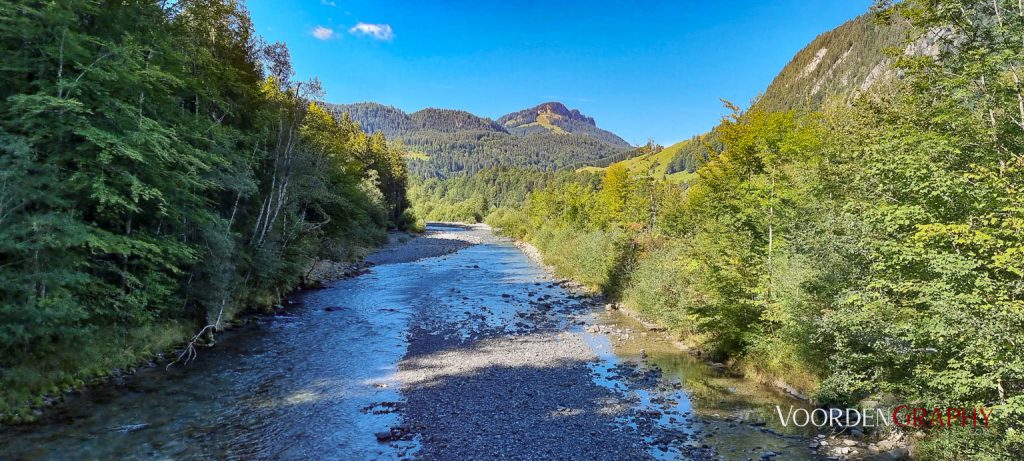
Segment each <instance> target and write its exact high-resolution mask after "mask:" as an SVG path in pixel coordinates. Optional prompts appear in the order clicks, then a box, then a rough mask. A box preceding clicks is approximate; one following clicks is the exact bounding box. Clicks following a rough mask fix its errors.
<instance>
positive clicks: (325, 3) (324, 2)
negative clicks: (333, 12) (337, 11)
mask: <svg viewBox="0 0 1024 461" xmlns="http://www.w3.org/2000/svg"><path fill="white" fill-rule="evenodd" d="M320 4H321V5H323V6H338V4H337V3H334V2H332V1H329V0H320Z"/></svg>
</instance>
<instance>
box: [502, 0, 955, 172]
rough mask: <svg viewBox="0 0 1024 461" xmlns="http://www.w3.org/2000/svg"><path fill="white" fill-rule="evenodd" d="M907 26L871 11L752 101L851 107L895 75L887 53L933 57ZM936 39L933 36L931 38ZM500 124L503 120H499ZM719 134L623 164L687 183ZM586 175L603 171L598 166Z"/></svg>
mask: <svg viewBox="0 0 1024 461" xmlns="http://www.w3.org/2000/svg"><path fill="white" fill-rule="evenodd" d="M907 32H908V29H907V26H906V25H905V23H904V22H903V21H901V20H899V19H894V20H893V21H891V22H886V23H883V22H880V21H878V20H877V15H875V14H873V13H868V14H865V15H862V16H859V17H857V18H855V19H852V20H850V21H848V22H846V23H844V24H842V25H840V26H839V27H837V28H835V29H833V30H830V31H828V32H825V33H823V34H821V35H819V36H818V37H817V38H815V39H814V40H813V41H811V43H810V44H808V45H807V46H806V47H804V48H803V49H802V50H800V51H799V52H797V53H796V55H795V56H794V57H793V59H792V60H790V62H789V63H788V64H786V66H785V67H783V69H782V71H781V72H779V74H778V75H777V76H776V77H775V79H773V80H772V82H771V84H770V85H769V86H768V88H767V89H766V90H765V92H764V93H763V94H762V95H761V97H760V98H758V99H757V100H756V101H755V102H754V103H753V108H756V109H761V110H767V111H780V110H798V111H816V110H819V109H821V108H822V106H823V105H824V104H825V102H826V101H839V102H843V103H849V102H851V101H853V99H854V98H856V97H857V95H859V94H861V93H862V92H864V91H865V90H867V89H868V88H870V87H871V86H872V85H875V84H877V83H878V82H880V81H883V80H885V79H887V78H892V77H893V76H894V75H895V72H893V70H892V68H891V66H892V63H893V58H892V57H891V53H890V52H889V50H893V49H896V50H900V49H901V48H902V50H901V51H902V52H904V53H908V54H921V53H934V52H935V50H934V49H933V48H934V46H935V40H934V37H930V36H927V37H925V38H924V39H922V40H919V41H917V42H915V43H914V44H912V45H910V46H906V47H904V45H905V43H906V41H905V40H906V36H907ZM932 35H934V34H932ZM499 123H501V119H499ZM720 149H721V143H720V142H719V140H718V134H717V132H716V131H715V130H714V129H712V130H711V131H710V132H708V133H705V134H703V135H700V136H695V137H693V138H692V139H688V140H685V141H682V142H679V143H676V144H673V145H671V146H668V147H666V148H665V149H664V150H662V151H660V152H647V153H642V154H641V155H637V156H632V157H630V158H627V159H625V160H622V164H623V165H624V166H626V167H627V168H628V169H629V171H630V172H632V173H634V174H641V175H651V176H654V177H658V178H666V179H668V180H670V181H674V182H685V181H686V180H688V179H689V178H691V177H692V176H693V175H692V173H693V172H694V171H695V170H696V169H697V167H698V166H700V164H701V163H702V162H703V161H705V160H706V159H707V158H708V157H709V156H711V155H714V153H715V152H719V151H720ZM591 165H592V166H590V167H585V168H582V169H583V170H586V171H601V170H603V168H604V167H606V166H607V165H608V164H607V163H602V162H595V163H593V164H591Z"/></svg>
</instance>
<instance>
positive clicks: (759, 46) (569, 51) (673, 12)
mask: <svg viewBox="0 0 1024 461" xmlns="http://www.w3.org/2000/svg"><path fill="white" fill-rule="evenodd" d="M871 3H872V1H871V0H768V1H764V0H762V1H747V0H734V1H728V2H726V1H719V0H701V1H690V0H677V1H665V2H612V1H605V0H594V1H531V0H520V1H516V0H502V1H489V0H476V1H472V0H448V1H432V0H419V1H386V0H248V1H247V5H248V7H249V9H250V11H251V13H252V18H253V22H254V23H255V25H256V29H257V30H258V31H259V33H260V34H261V35H263V36H264V38H265V39H266V40H268V41H284V42H286V43H287V44H288V47H289V49H290V50H291V54H292V61H293V64H294V66H295V69H296V73H297V74H298V75H297V76H298V77H299V78H308V77H312V76H317V77H319V78H320V79H321V81H322V82H323V83H324V87H325V89H326V90H327V100H328V101H330V102H337V103H348V102H360V101H374V102H380V103H383V104H389V105H393V106H396V107H399V108H401V109H403V110H405V111H408V112H413V111H416V110H419V109H422V108H425V107H442V108H451V109H463V110H468V111H470V112H473V113H475V114H477V115H481V116H485V117H491V118H498V117H500V116H501V115H504V114H506V113H508V112H512V111H516V110H520V109H524V108H527V107H531V106H534V105H536V104H539V103H541V102H545V101H550V100H557V101H561V102H563V103H565V104H566V105H567V106H569V107H570V108H578V109H580V111H581V112H583V113H585V114H587V115H590V116H592V117H594V118H595V119H596V120H597V124H598V126H599V127H601V128H604V129H607V130H610V131H612V132H615V133H617V134H619V135H620V136H622V137H623V138H625V139H626V140H627V141H629V142H631V143H634V144H639V143H643V142H645V141H646V140H647V139H648V138H653V139H654V140H655V141H657V142H659V143H661V144H664V145H668V144H671V143H673V142H676V141H679V140H682V139H686V138H689V137H690V136H692V135H695V134H700V133H703V132H705V131H707V130H708V129H710V128H711V127H712V126H714V125H715V124H717V123H718V121H719V119H720V118H721V116H722V115H723V114H725V110H724V109H722V104H721V102H720V101H719V98H725V99H728V100H731V101H733V102H736V103H738V104H741V105H743V106H746V105H748V103H749V102H750V100H751V99H752V98H754V97H755V96H756V95H757V94H758V93H759V92H761V91H763V90H764V89H765V87H767V86H768V84H769V83H770V82H771V79H772V78H773V77H774V76H775V74H777V73H778V72H779V70H781V69H782V67H783V66H784V65H785V64H786V63H787V62H789V59H790V58H791V57H792V56H793V55H794V54H795V53H796V52H797V51H799V50H800V49H801V48H803V47H804V46H805V45H806V44H807V43H809V42H810V41H811V40H813V39H814V37H815V36H817V35H818V34H820V33H822V32H825V31H827V30H829V29H832V28H833V27H835V26H838V25H839V24H842V23H843V22H845V21H846V20H848V19H851V18H853V17H855V16H857V15H859V14H862V13H864V12H865V11H867V9H868V7H869V6H870V5H871Z"/></svg>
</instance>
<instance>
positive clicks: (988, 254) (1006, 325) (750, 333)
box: [416, 0, 1024, 460]
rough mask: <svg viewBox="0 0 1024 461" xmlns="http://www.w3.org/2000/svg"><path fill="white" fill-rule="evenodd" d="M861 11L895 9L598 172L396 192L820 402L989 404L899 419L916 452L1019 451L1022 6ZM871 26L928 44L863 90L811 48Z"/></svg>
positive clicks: (934, 0)
mask: <svg viewBox="0 0 1024 461" xmlns="http://www.w3.org/2000/svg"><path fill="white" fill-rule="evenodd" d="M883 6H885V8H884V9H883V10H882V11H881V13H880V18H879V19H882V20H888V21H896V23H890V24H892V25H880V26H874V25H870V26H869V25H867V24H865V23H864V22H863V21H864V18H861V19H858V20H856V21H855V23H854V24H852V25H847V26H844V28H841V29H840V31H839V32H836V33H834V34H826V35H825V36H823V37H824V38H819V40H818V41H816V44H815V45H812V46H811V47H809V53H810V54H806V53H804V52H802V54H801V56H798V58H797V59H795V60H794V63H795V64H793V65H792V66H795V68H800V69H810V70H809V71H808V73H807V74H806V81H804V80H801V78H800V77H799V73H797V74H796V76H795V77H794V76H793V75H792V74H791V73H787V75H788V76H787V77H783V76H780V78H779V79H777V80H776V84H775V85H774V86H775V88H776V90H777V91H778V92H779V93H773V94H772V95H771V97H770V98H769V99H767V101H773V102H772V103H771V104H769V103H767V102H766V103H764V104H760V103H758V104H755V105H754V107H752V108H750V109H748V110H740V109H739V108H734V113H733V115H732V116H730V117H729V118H728V119H727V120H725V121H724V122H723V123H722V124H721V125H720V126H719V127H718V128H716V130H715V131H714V132H713V133H712V134H709V135H706V136H704V137H701V138H699V139H695V140H689V141H686V142H684V143H683V144H681V145H677V146H670V147H669V148H666V149H665V150H661V151H658V150H657V149H653V150H651V151H650V152H647V153H645V154H644V155H641V156H639V157H637V158H636V159H635V160H636V161H633V162H630V161H627V162H620V163H614V164H612V165H610V166H608V167H607V168H604V169H602V170H599V171H598V173H599V174H600V175H601V181H600V183H596V182H595V181H594V179H593V178H595V175H594V173H593V172H583V173H579V174H576V175H568V174H567V175H565V176H560V177H557V178H545V181H548V182H547V183H543V184H530V185H529V186H528V187H527V189H530V190H532V192H530V193H528V195H527V198H526V200H525V203H522V204H518V203H517V202H515V201H509V200H502V201H501V204H500V205H499V204H498V203H497V201H498V198H499V197H501V194H495V193H494V192H493V191H496V190H509V189H514V190H519V189H522V188H523V186H522V185H523V184H526V183H525V182H524V181H523V180H522V179H520V177H519V176H518V175H516V174H507V175H506V176H507V177H508V180H511V181H514V184H516V185H515V186H514V187H511V186H510V187H505V188H502V187H499V186H498V185H496V184H495V183H494V175H493V174H491V173H489V174H491V177H490V179H488V180H475V179H470V178H460V179H459V180H458V181H451V180H449V181H445V182H442V183H426V184H425V185H418V186H417V189H416V190H417V192H416V197H417V200H427V201H428V203H417V204H416V207H417V208H418V209H422V210H425V211H430V212H432V210H438V209H442V210H443V209H446V208H445V207H448V208H449V209H453V210H454V211H453V214H458V213H459V212H461V211H464V210H462V209H459V208H457V207H453V206H452V204H453V203H454V204H467V206H466V209H468V210H470V211H472V212H473V213H475V214H476V215H482V216H484V218H485V220H486V221H487V222H489V223H491V224H493V225H494V226H496V227H498V228H500V229H501V230H502V232H504V233H506V234H508V235H511V236H515V237H517V238H520V239H525V240H527V241H529V242H532V243H533V244H534V245H536V246H537V247H539V249H540V250H541V251H542V253H543V254H544V259H545V261H546V262H547V263H548V264H551V265H553V266H554V267H555V268H556V269H557V270H558V271H559V273H560V274H562V275H564V276H567V277H571V278H574V279H576V280H579V281H582V282H584V283H586V284H588V285H590V286H592V287H594V288H595V289H598V290H600V291H602V292H603V293H605V294H607V295H608V296H610V297H612V298H613V299H616V300H619V301H621V302H622V303H624V304H625V306H627V307H628V308H629V309H631V310H633V311H634V312H637V313H639V314H640V315H642V316H644V317H646V318H648V319H651V320H654V321H657V322H659V323H661V324H663V325H666V326H669V327H670V328H672V329H673V330H674V331H676V332H677V333H678V335H679V337H680V338H681V339H682V340H683V341H684V342H685V343H686V344H687V346H688V347H689V348H690V349H693V350H699V351H702V352H703V353H704V354H705V355H707V356H710V357H712V358H713V359H714V360H716V361H722V362H724V363H726V364H727V365H728V366H729V367H731V368H732V369H734V370H736V371H740V372H742V373H744V374H746V375H747V376H749V377H753V378H756V379H760V380H762V381H764V382H765V383H779V382H784V383H786V385H787V386H789V387H790V388H795V389H798V390H799V391H800V392H802V393H805V394H807V395H809V396H811V397H812V398H813V400H814V401H815V402H816V403H818V404H820V405H824V406H834V407H840V408H842V407H849V406H857V407H872V406H876V405H878V406H885V405H895V404H898V403H904V402H908V403H911V404H913V405H915V406H920V407H924V408H948V407H957V408H961V407H963V408H971V407H978V406H982V407H985V408H991V409H992V410H993V411H995V415H996V416H995V417H993V418H992V420H991V422H990V423H991V425H990V427H988V428H980V427H978V428H975V427H971V426H969V425H968V426H967V427H962V426H960V425H958V424H955V425H943V424H933V425H932V426H931V427H927V428H924V429H913V430H907V431H906V433H904V434H903V435H904V437H906V439H905V440H908V441H910V442H911V443H912V444H913V446H914V454H915V456H916V457H919V458H921V459H928V460H954V459H980V460H1005V459H1020V458H1021V457H1022V456H1024V345H1022V344H1021V342H1020V337H1021V332H1022V331H1024V283H1022V280H1024V266H1022V261H1024V208H1022V204H1024V192H1022V191H1024V187H1022V185H1024V156H1022V155H1021V152H1024V123H1022V122H1021V121H1022V120H1024V106H1021V101H1022V100H1024V87H1022V86H1021V83H1020V73H1021V72H1024V69H1022V66H1024V62H1022V61H1021V57H1022V56H1024V9H1022V8H1021V5H1020V4H1019V2H1017V1H1010V0H1000V1H995V2H990V1H984V2H982V1H959V0H909V1H905V2H899V3H896V4H895V5H883ZM904 21H909V23H905V22H904ZM887 27H892V28H895V29H893V30H897V29H898V30H906V31H907V34H908V36H907V37H906V39H905V40H907V41H906V42H905V43H907V44H917V43H920V41H919V40H920V37H925V36H927V37H928V40H929V41H931V42H932V44H933V45H935V46H933V47H932V49H934V50H937V51H938V52H937V53H935V54H929V53H911V54H904V55H900V56H896V57H894V58H893V60H892V63H891V65H892V66H893V69H894V72H895V73H896V74H895V75H900V76H901V78H898V79H884V80H878V81H876V82H875V83H874V84H872V85H870V87H864V86H863V85H862V84H861V83H855V82H854V77H853V76H859V75H870V74H871V73H872V72H871V71H870V69H874V66H873V65H870V62H871V61H873V59H874V58H871V59H868V58H863V57H858V58H856V59H853V60H851V61H845V62H848V63H859V64H856V65H855V66H854V67H853V68H856V69H858V70H856V72H854V71H853V70H852V69H853V68H851V71H850V72H846V71H842V72H841V71H839V70H838V69H840V68H841V67H843V65H845V64H843V65H839V66H838V67H835V69H836V70H835V71H832V72H831V73H830V71H829V68H831V67H834V66H836V65H835V64H834V63H835V62H840V61H841V60H840V59H837V60H836V61H829V58H828V57H829V56H831V55H830V54H829V53H831V52H832V51H829V52H827V53H820V52H819V51H818V50H820V49H824V48H829V49H830V50H833V48H834V47H835V45H834V44H836V43H838V44H839V45H840V46H839V48H838V50H840V51H841V52H840V53H839V54H838V56H839V57H841V56H843V55H844V54H846V53H847V51H846V50H848V49H849V48H848V47H844V46H842V45H843V44H848V43H849V42H848V41H847V40H846V39H845V38H844V39H840V38H841V37H842V36H843V35H844V34H852V35H850V38H851V40H858V41H859V40H864V41H865V42H866V43H876V44H883V43H889V41H890V40H892V38H891V37H890V36H889V35H887V34H884V33H881V32H880V31H884V30H887V29H886V28H887ZM935 30H946V31H953V32H952V33H943V34H933V33H932V32H933V31H935ZM858 31H860V32H858ZM863 34H868V35H863ZM872 34H874V35H872ZM872 37H873V38H872ZM859 43H860V42H858V44H859ZM805 51H808V50H805ZM819 54H820V55H821V59H820V62H818V63H817V66H818V67H815V66H812V65H811V62H813V61H815V60H818V58H816V56H818V55H819ZM846 56H847V57H846V59H848V60H849V59H852V57H855V56H882V54H875V52H868V51H866V50H854V51H851V52H850V53H849V54H847V55H846ZM808 59H810V61H808ZM821 66H824V67H821ZM790 70H792V69H790ZM864 71H866V72H867V74H864ZM786 72H788V71H786ZM786 72H784V73H786ZM829 75H831V76H832V77H836V78H839V82H842V79H843V78H844V77H843V76H844V75H846V76H850V77H849V78H848V79H847V81H846V83H847V84H848V86H846V88H847V89H856V91H855V92H848V91H846V90H839V89H838V88H839V87H837V86H834V85H831V84H829V83H822V85H821V89H822V90H821V91H814V87H815V86H817V85H816V84H814V83H810V82H814V81H815V79H820V78H826V77H827V78H832V77H828V76H829ZM793 78H796V80H792V79H793ZM827 78H826V80H827ZM787 82H788V83H787ZM805 89H810V91H809V92H805ZM776 90H772V91H773V92H774V91H776ZM826 90H827V91H826ZM786 91H788V92H790V93H789V94H788V95H786V94H783V92H786ZM826 96H828V97H833V98H834V99H830V100H829V99H826ZM766 97H767V96H766ZM831 101H835V102H836V103H835V104H830V102H831ZM787 108H799V109H800V110H799V111H796V110H783V109H787ZM701 144H703V146H702V145H701ZM669 149H673V150H678V151H679V153H685V156H686V157H687V158H690V159H692V162H689V163H687V162H684V165H683V167H684V168H685V169H686V170H690V169H692V171H694V173H695V174H694V175H693V176H692V177H691V178H688V180H687V181H684V182H682V183H680V184H675V183H673V182H671V181H663V180H661V179H660V177H656V176H655V175H653V174H652V172H658V171H664V172H665V173H666V174H668V173H669V171H670V170H669V168H670V165H674V164H677V162H675V161H667V162H661V163H658V162H652V163H651V164H648V165H642V166H637V165H641V162H640V160H641V159H656V158H658V157H657V156H658V155H660V154H663V153H664V152H665V151H667V150H669ZM654 163H657V164H658V165H662V166H658V167H657V168H655V169H652V168H651V165H653V164H654ZM631 166H637V167H635V168H631ZM661 169H663V170H661ZM453 189H454V190H453ZM439 191H440V192H439ZM516 200H518V198H517V199H516ZM509 203H512V204H509ZM895 430H896V431H897V432H899V431H901V430H902V429H898V428H897V429H895Z"/></svg>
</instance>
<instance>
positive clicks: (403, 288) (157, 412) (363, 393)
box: [0, 225, 815, 460]
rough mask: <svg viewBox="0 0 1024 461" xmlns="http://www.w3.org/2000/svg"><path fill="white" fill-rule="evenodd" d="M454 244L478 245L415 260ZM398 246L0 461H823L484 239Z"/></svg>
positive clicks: (108, 395) (98, 389)
mask: <svg viewBox="0 0 1024 461" xmlns="http://www.w3.org/2000/svg"><path fill="white" fill-rule="evenodd" d="M452 236H454V237H455V238H462V236H465V237H471V240H473V241H474V242H479V244H475V245H471V246H466V245H461V246H458V248H459V250H458V251H456V252H454V253H450V254H446V255H441V256H434V257H428V258H420V259H417V258H418V257H419V256H422V255H423V253H422V249H423V248H425V247H431V248H436V247H437V246H438V245H440V246H443V245H444V244H445V242H444V240H445V238H449V237H452ZM431 244H433V246H431ZM417 245H419V246H417ZM406 248H408V250H406ZM386 252H387V254H389V255H390V256H391V257H389V258H383V259H382V260H381V261H380V262H379V263H378V264H376V265H374V266H372V267H371V269H370V271H369V272H368V273H366V274H363V275H360V276H358V277H354V278H349V279H345V280H340V281H337V282H334V283H332V284H330V285H329V286H328V287H327V288H324V289H320V290H311V291H306V292H302V293H298V294H296V295H295V296H293V297H292V299H291V300H292V301H293V304H292V305H290V306H289V308H288V309H287V310H286V311H285V312H284V313H282V315H272V316H271V315H268V316H265V317H258V318H254V319H252V321H251V322H249V323H250V325H248V326H245V327H241V328H238V329H235V330H233V331H231V332H228V333H226V334H223V335H222V336H221V337H220V338H219V339H220V341H219V344H218V345H217V346H216V347H214V348H211V349H208V350H201V351H200V354H199V356H198V358H197V359H196V360H194V361H192V362H190V363H188V364H187V365H176V366H172V367H170V368H169V369H165V368H164V367H157V368H146V369H143V370H141V371H139V372H138V373H136V374H135V375H133V376H130V377H128V379H126V380H125V381H124V382H123V383H118V385H113V384H110V385H102V386H94V387H91V388H89V389H86V390H84V391H81V392H79V393H77V394H76V395H73V396H71V397H70V398H69V399H68V400H67V401H66V402H64V403H61V404H59V405H56V406H55V407H53V408H50V409H47V411H46V413H45V415H44V417H43V418H42V420H41V422H39V423H36V424H30V425H23V426H17V427H8V428H3V433H2V434H0V459H4V460H8V459H9V460H44V459H76V460H86V459H97V460H100V459H102V460H105V459H139V460H167V459H295V460H304V459H338V460H350V459H382V460H389V459H460V460H461V459H494V458H503V459H567V458H576V459H638V458H648V459H727V460H746V459H776V460H784V459H793V460H796V459H814V457H815V455H814V453H813V452H812V451H811V450H810V449H809V448H808V438H807V437H808V436H809V435H810V434H806V433H799V432H793V431H792V428H784V427H780V426H779V425H778V418H777V417H775V416H774V415H775V413H774V412H775V406H776V405H782V406H783V408H788V406H789V405H796V406H800V405H802V404H801V402H799V401H796V400H794V399H790V398H788V397H786V396H784V395H781V394H778V393H776V392H774V391H772V390H770V389H766V388H764V387H761V386H758V385H755V384H753V383H750V382H747V381H744V380H742V379H739V378H736V377H731V376H728V375H725V374H723V373H721V372H719V371H716V370H715V369H713V368H712V367H710V366H708V365H707V364H705V363H703V362H701V361H699V360H697V359H695V358H693V357H691V356H690V355H689V354H686V353H684V352H682V351H680V350H679V349H678V348H677V347H676V346H675V345H674V344H673V342H672V340H671V338H670V337H668V336H666V333H663V332H659V331H653V330H651V331H649V330H648V329H647V328H645V327H644V326H643V325H641V324H639V323H638V322H636V321H635V320H633V319H631V318H629V317H627V316H624V315H622V314H619V313H618V312H616V311H610V312H609V311H605V310H604V308H603V307H602V305H601V304H600V303H599V302H596V301H595V300H593V299H591V298H589V297H588V296H586V295H585V294H583V293H579V292H577V291H576V290H575V289H573V287H572V286H571V284H567V283H564V282H562V281H559V280H556V279H554V278H552V276H551V275H550V274H548V273H546V272H545V271H544V270H543V269H542V268H541V267H540V266H538V265H537V264H535V263H534V262H533V261H531V260H530V259H529V258H527V257H526V256H525V255H524V254H523V253H522V252H521V251H519V249H517V248H516V247H515V246H514V245H513V244H512V243H511V242H508V241H506V240H503V239H500V238H496V237H494V236H493V235H491V234H490V232H489V231H488V230H486V229H483V228H479V227H473V228H470V227H460V226H454V227H452V226H444V225H431V226H429V227H428V232H427V234H426V235H425V236H424V237H419V238H416V239H412V240H410V241H408V242H403V243H399V242H395V243H394V244H393V245H392V247H390V248H388V249H387V250H386ZM395 255H398V256H399V257H394V256H395ZM402 255H406V256H407V257H401V256H402Z"/></svg>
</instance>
